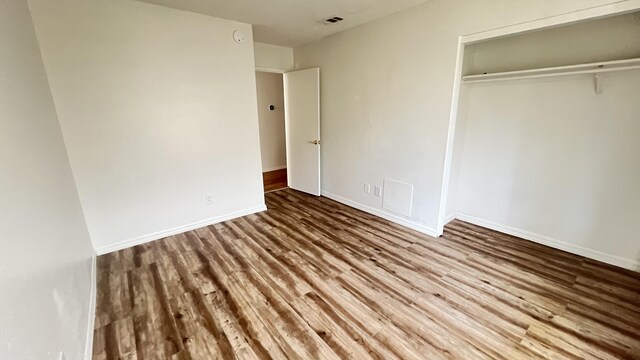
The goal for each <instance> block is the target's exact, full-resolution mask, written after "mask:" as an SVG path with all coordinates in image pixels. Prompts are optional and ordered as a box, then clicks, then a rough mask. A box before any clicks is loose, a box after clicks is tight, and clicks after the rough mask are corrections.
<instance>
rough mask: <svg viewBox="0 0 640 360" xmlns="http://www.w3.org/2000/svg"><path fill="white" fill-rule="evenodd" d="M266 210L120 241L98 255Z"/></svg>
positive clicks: (262, 208)
mask: <svg viewBox="0 0 640 360" xmlns="http://www.w3.org/2000/svg"><path fill="white" fill-rule="evenodd" d="M265 210H267V207H266V205H264V204H263V205H260V206H256V207H252V208H248V209H244V210H240V211H235V212H232V213H229V214H224V215H220V216H214V217H212V218H208V219H204V220H200V221H197V222H193V223H190V224H186V225H182V226H178V227H174V228H171V229H166V230H162V231H158V232H155V233H152V234H148V235H143V236H138V237H135V238H133V239H128V240H123V241H119V242H117V243H114V244H111V245H107V246H101V247H98V248H96V252H97V253H98V255H103V254H107V253H110V252H114V251H118V250H122V249H126V248H129V247H132V246H136V245H140V244H144V243H148V242H150V241H154V240H159V239H162V238H165V237H167V236H172V235H177V234H181V233H183V232H186V231H191V230H195V229H199V228H201V227H205V226H209V225H213V224H217V223H220V222H223V221H227V220H231V219H235V218H239V217H242V216H246V215H251V214H255V213H258V212H261V211H265Z"/></svg>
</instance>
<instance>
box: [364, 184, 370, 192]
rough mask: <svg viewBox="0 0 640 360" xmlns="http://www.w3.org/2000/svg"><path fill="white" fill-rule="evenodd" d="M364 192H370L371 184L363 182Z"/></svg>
mask: <svg viewBox="0 0 640 360" xmlns="http://www.w3.org/2000/svg"><path fill="white" fill-rule="evenodd" d="M364 192H366V193H367V194H371V185H370V184H364Z"/></svg>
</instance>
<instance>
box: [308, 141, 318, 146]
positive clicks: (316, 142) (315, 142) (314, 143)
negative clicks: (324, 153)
mask: <svg viewBox="0 0 640 360" xmlns="http://www.w3.org/2000/svg"><path fill="white" fill-rule="evenodd" d="M309 143H310V144H313V145H320V140H312V141H309Z"/></svg>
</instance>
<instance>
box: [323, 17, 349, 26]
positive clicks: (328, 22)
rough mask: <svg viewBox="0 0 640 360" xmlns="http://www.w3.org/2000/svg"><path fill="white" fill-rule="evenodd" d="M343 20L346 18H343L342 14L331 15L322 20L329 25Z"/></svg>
mask: <svg viewBox="0 0 640 360" xmlns="http://www.w3.org/2000/svg"><path fill="white" fill-rule="evenodd" d="M342 20H344V19H343V18H341V17H340V16H332V17H329V18H326V19H324V20H322V22H323V23H325V24H327V25H331V24H335V23H338V22H340V21H342Z"/></svg>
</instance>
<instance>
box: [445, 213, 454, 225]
mask: <svg viewBox="0 0 640 360" xmlns="http://www.w3.org/2000/svg"><path fill="white" fill-rule="evenodd" d="M455 219H456V213H453V214H451V215H449V216H445V217H444V224H445V225H447V224H448V223H450V222H452V221H453V220H455Z"/></svg>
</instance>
